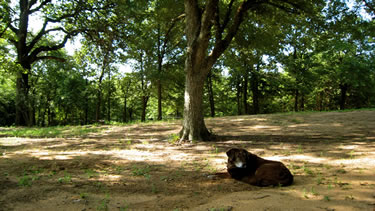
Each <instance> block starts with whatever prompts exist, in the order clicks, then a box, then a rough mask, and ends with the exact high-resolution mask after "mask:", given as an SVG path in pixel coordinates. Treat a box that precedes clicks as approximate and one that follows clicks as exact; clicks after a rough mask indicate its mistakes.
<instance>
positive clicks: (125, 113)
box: [123, 96, 128, 122]
mask: <svg viewBox="0 0 375 211" xmlns="http://www.w3.org/2000/svg"><path fill="white" fill-rule="evenodd" d="M123 121H124V122H128V114H127V97H126V96H125V97H124V113H123Z"/></svg>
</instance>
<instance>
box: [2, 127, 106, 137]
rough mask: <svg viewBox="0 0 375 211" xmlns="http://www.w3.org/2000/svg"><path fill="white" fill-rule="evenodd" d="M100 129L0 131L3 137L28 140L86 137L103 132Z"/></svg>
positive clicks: (56, 128) (22, 129)
mask: <svg viewBox="0 0 375 211" xmlns="http://www.w3.org/2000/svg"><path fill="white" fill-rule="evenodd" d="M101 130H102V128H100V127H94V126H91V127H86V126H55V127H44V128H18V127H11V128H5V129H4V130H0V135H1V136H10V137H27V138H40V137H43V138H56V137H76V136H85V135H87V134H89V133H96V132H99V131H101Z"/></svg>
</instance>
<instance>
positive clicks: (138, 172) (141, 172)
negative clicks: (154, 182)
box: [132, 165, 151, 178]
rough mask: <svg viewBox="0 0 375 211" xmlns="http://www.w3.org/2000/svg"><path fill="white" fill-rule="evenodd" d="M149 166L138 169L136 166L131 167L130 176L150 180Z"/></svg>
mask: <svg viewBox="0 0 375 211" xmlns="http://www.w3.org/2000/svg"><path fill="white" fill-rule="evenodd" d="M150 171H151V167H150V166H144V167H138V166H136V165H134V166H133V170H132V174H133V176H144V177H146V178H150V174H149V173H150Z"/></svg>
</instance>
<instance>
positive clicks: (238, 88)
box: [236, 76, 242, 115]
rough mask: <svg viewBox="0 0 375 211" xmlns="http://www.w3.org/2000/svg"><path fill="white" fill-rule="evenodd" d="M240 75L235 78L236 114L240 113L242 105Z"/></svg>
mask: <svg viewBox="0 0 375 211" xmlns="http://www.w3.org/2000/svg"><path fill="white" fill-rule="evenodd" d="M240 79H241V77H239V76H237V80H236V90H237V92H236V97H237V115H242V107H241V81H240Z"/></svg>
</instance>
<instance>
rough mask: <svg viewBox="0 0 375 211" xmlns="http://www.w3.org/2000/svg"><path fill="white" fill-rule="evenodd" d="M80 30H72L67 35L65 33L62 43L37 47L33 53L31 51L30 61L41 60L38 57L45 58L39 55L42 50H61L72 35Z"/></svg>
mask: <svg viewBox="0 0 375 211" xmlns="http://www.w3.org/2000/svg"><path fill="white" fill-rule="evenodd" d="M78 32H79V31H74V32H71V33H69V34H67V35H65V37H64V39H63V41H61V43H59V44H56V45H53V46H40V47H38V48H36V49H34V50H33V51H32V52H31V53H30V61H31V62H30V63H33V62H35V61H37V60H40V59H38V58H43V57H38V54H39V53H41V52H49V51H56V50H59V49H61V48H63V47H64V46H65V44H66V42H67V41H68V40H69V39H70V37H72V36H74V35H75V34H77V33H78Z"/></svg>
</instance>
